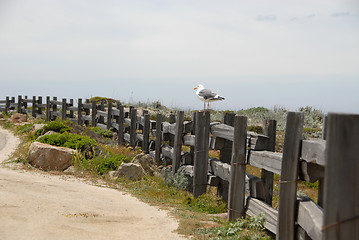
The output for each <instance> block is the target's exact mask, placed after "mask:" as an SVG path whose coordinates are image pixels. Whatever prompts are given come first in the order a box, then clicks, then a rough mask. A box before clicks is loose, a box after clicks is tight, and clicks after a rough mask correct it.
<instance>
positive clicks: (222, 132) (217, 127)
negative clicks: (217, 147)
mask: <svg viewBox="0 0 359 240" xmlns="http://www.w3.org/2000/svg"><path fill="white" fill-rule="evenodd" d="M233 132H234V127H232V126H229V125H226V124H222V123H211V133H212V134H213V136H215V137H219V138H224V139H227V140H229V141H233V138H234V135H233Z"/></svg>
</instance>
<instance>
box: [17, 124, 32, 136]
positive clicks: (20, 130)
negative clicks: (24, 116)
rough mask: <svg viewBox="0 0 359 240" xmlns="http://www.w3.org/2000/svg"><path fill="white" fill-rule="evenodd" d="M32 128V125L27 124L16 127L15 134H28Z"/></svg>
mask: <svg viewBox="0 0 359 240" xmlns="http://www.w3.org/2000/svg"><path fill="white" fill-rule="evenodd" d="M32 127H33V124H29V123H28V124H25V125H22V126H19V127H17V129H16V132H17V133H20V134H23V133H29V132H31V130H32Z"/></svg>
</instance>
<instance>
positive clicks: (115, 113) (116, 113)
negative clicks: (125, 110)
mask: <svg viewBox="0 0 359 240" xmlns="http://www.w3.org/2000/svg"><path fill="white" fill-rule="evenodd" d="M119 115H120V111H119V110H118V109H116V108H114V109H112V116H116V117H118V116H119Z"/></svg>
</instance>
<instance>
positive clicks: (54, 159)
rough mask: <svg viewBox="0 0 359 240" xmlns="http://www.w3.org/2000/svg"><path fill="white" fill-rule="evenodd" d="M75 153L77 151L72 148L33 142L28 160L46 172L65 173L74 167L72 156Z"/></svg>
mask: <svg viewBox="0 0 359 240" xmlns="http://www.w3.org/2000/svg"><path fill="white" fill-rule="evenodd" d="M75 152H76V150H73V149H71V148H65V147H56V146H52V145H49V144H46V143H40V142H33V143H32V144H31V146H30V150H29V155H28V157H27V160H28V161H29V162H30V164H31V165H33V166H35V167H37V168H40V169H42V170H45V171H48V170H56V171H63V170H65V169H67V168H68V167H70V166H71V165H72V155H73V154H74V153H75Z"/></svg>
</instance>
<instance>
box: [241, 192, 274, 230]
mask: <svg viewBox="0 0 359 240" xmlns="http://www.w3.org/2000/svg"><path fill="white" fill-rule="evenodd" d="M247 206H248V209H247V214H248V215H249V216H251V217H254V216H258V215H259V214H263V215H264V218H265V219H266V220H265V222H264V227H265V228H266V229H268V230H269V231H271V232H272V233H274V234H276V233H277V225H278V210H276V209H275V208H273V207H271V206H270V205H268V204H267V203H265V202H263V201H261V200H258V199H255V198H251V197H250V198H248V199H247Z"/></svg>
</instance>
